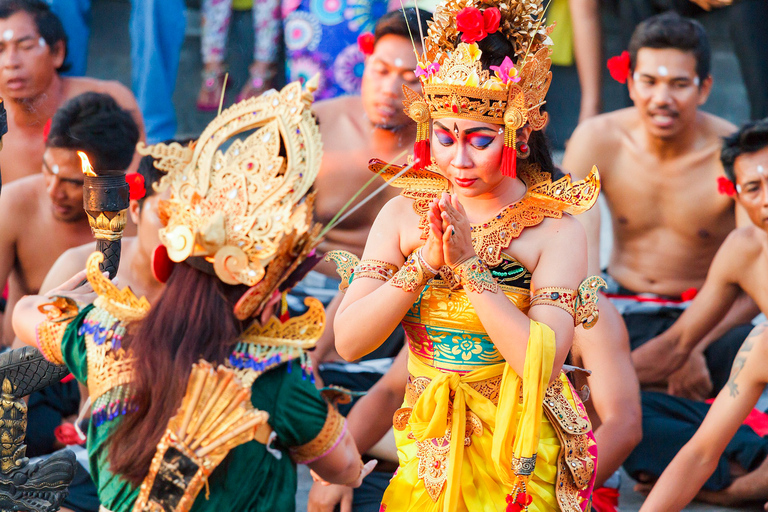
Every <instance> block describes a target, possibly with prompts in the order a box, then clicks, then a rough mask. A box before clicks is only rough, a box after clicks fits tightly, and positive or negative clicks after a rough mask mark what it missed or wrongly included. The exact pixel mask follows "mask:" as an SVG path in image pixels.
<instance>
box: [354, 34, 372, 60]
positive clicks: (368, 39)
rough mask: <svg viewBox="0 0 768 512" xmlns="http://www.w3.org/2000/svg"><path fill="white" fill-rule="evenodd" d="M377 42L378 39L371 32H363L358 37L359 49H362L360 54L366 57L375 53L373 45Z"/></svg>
mask: <svg viewBox="0 0 768 512" xmlns="http://www.w3.org/2000/svg"><path fill="white" fill-rule="evenodd" d="M375 42H376V38H375V37H374V36H373V34H371V33H370V32H363V33H362V34H360V35H359V36H357V47H358V48H359V49H360V53H362V54H363V55H365V56H366V57H367V56H368V55H371V54H372V53H373V45H374V43H375Z"/></svg>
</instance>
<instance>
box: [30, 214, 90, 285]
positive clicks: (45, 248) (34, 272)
mask: <svg viewBox="0 0 768 512" xmlns="http://www.w3.org/2000/svg"><path fill="white" fill-rule="evenodd" d="M92 241H93V236H92V235H91V231H90V228H89V227H88V221H87V220H85V219H82V221H80V222H76V223H72V224H69V223H62V222H56V221H54V220H52V219H51V220H39V221H38V222H29V223H28V224H27V225H26V227H25V229H24V230H23V231H22V232H21V234H20V235H19V237H18V238H17V241H16V264H15V273H16V277H17V282H18V283H19V285H20V286H21V287H22V288H23V292H24V293H37V292H38V291H39V288H40V285H42V283H43V280H44V279H45V276H46V274H47V273H48V270H50V268H51V267H52V266H53V264H54V263H55V262H56V260H57V259H58V257H59V256H60V255H61V254H62V253H63V252H64V251H66V250H67V249H71V248H72V247H78V246H80V245H83V244H85V243H88V242H92ZM94 248H95V245H94Z"/></svg>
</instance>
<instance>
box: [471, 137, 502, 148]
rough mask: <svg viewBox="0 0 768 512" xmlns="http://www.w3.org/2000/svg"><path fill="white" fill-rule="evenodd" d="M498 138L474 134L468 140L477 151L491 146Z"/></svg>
mask: <svg viewBox="0 0 768 512" xmlns="http://www.w3.org/2000/svg"><path fill="white" fill-rule="evenodd" d="M495 138H496V137H493V136H490V135H480V134H472V135H468V136H467V140H468V141H469V143H470V144H472V146H474V147H475V148H477V149H485V148H487V147H488V146H490V145H491V143H492V142H493V140H494V139H495Z"/></svg>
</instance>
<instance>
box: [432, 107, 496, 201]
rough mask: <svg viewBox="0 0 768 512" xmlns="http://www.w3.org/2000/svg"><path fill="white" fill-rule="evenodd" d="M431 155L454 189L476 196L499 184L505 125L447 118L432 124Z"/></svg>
mask: <svg viewBox="0 0 768 512" xmlns="http://www.w3.org/2000/svg"><path fill="white" fill-rule="evenodd" d="M431 146H432V156H434V158H435V161H436V162H437V166H438V167H439V168H440V170H441V171H442V172H443V173H444V174H445V176H446V177H447V178H448V179H449V180H450V182H451V184H452V185H453V190H454V192H456V193H458V194H460V195H463V196H468V197H472V196H477V195H480V194H483V193H486V192H488V191H490V190H492V189H494V188H495V187H497V186H498V185H499V184H500V183H502V180H503V179H504V176H502V174H501V171H500V169H501V153H502V151H503V149H504V127H503V126H499V125H497V124H490V123H481V122H479V121H468V120H466V119H459V118H445V119H439V120H436V121H434V123H433V126H432V143H431Z"/></svg>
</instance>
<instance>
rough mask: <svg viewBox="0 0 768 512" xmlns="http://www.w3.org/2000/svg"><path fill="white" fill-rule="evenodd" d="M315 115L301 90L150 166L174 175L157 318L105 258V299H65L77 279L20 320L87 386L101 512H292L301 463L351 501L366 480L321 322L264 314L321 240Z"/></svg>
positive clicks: (228, 116) (166, 188) (243, 111)
mask: <svg viewBox="0 0 768 512" xmlns="http://www.w3.org/2000/svg"><path fill="white" fill-rule="evenodd" d="M310 103H311V94H310V93H309V92H308V91H305V90H302V88H301V86H300V85H299V84H298V83H293V84H290V85H288V86H287V87H286V88H285V89H283V90H282V91H281V92H279V93H277V92H273V93H272V94H271V95H269V96H263V97H259V98H252V99H249V100H247V101H246V102H243V103H240V104H238V105H235V106H234V107H232V108H230V109H228V110H226V111H225V112H223V113H222V114H221V115H220V116H219V117H217V118H216V119H215V120H214V121H213V122H212V123H211V124H210V125H209V126H208V128H207V129H206V131H204V132H203V134H202V136H201V138H200V140H199V141H198V142H197V143H196V144H195V145H193V146H189V147H183V146H181V145H179V144H170V145H162V144H161V145H157V146H153V147H150V148H148V149H146V150H144V152H145V153H148V154H151V155H152V156H153V157H155V158H156V159H157V160H158V162H157V164H156V165H157V167H158V168H159V169H161V170H163V171H166V172H167V173H168V174H167V175H166V176H165V177H164V178H163V179H162V181H161V183H160V187H159V189H160V191H162V194H163V195H162V196H161V200H160V202H159V205H158V209H159V212H160V218H161V219H162V221H163V224H164V227H163V228H162V229H160V241H161V245H160V246H158V249H157V250H155V253H154V255H153V272H154V273H155V275H156V277H157V278H158V280H160V281H161V282H165V283H166V285H165V287H164V289H163V290H162V292H161V293H160V295H159V297H158V299H157V301H156V303H155V304H154V305H153V306H152V307H151V308H150V305H149V303H148V302H147V301H146V299H144V298H143V297H142V298H141V299H139V298H137V297H136V296H135V295H134V294H133V292H132V291H131V290H130V289H129V288H125V289H123V290H119V289H118V288H117V287H116V286H115V285H114V284H113V283H112V282H110V281H109V280H108V279H107V278H106V277H104V276H103V275H102V274H101V273H100V272H99V271H98V262H99V260H100V254H94V255H92V256H91V258H90V259H89V260H88V268H87V278H88V281H89V282H90V285H91V286H92V287H93V290H94V291H95V296H94V295H93V294H89V293H87V292H88V291H89V290H87V289H83V288H79V289H76V290H71V288H72V287H73V286H74V285H75V284H76V283H77V281H78V279H82V275H78V276H75V278H73V280H71V281H70V282H69V285H66V284H65V285H63V286H62V287H60V288H59V289H58V290H57V291H54V292H53V293H52V294H51V296H46V297H44V296H28V297H26V298H24V299H23V304H22V303H20V305H19V306H18V308H17V310H16V311H17V312H18V313H17V315H16V316H15V317H14V320H15V328H16V329H17V332H18V334H19V336H20V338H21V339H22V340H24V341H26V342H27V343H28V344H37V346H38V347H39V348H40V351H41V352H42V353H43V354H44V355H45V356H46V358H47V359H49V360H50V361H52V362H55V363H58V364H66V365H67V367H68V368H69V370H70V371H71V372H72V373H73V375H74V376H75V377H76V378H77V379H78V381H80V382H82V383H87V385H88V391H89V395H90V399H91V422H90V426H89V429H88V452H89V458H90V466H91V474H92V476H93V479H94V482H95V484H96V487H97V489H98V493H99V499H100V501H101V505H102V509H103V510H104V511H113V512H126V511H129V510H142V511H143V510H174V511H188V510H195V511H204V510H239V511H241V510H242V511H257V510H293V509H294V506H295V505H294V495H295V492H296V471H295V464H296V463H305V464H308V465H309V466H310V467H311V468H313V469H314V470H315V471H316V472H317V473H318V474H320V475H322V476H323V477H324V478H326V479H332V480H334V481H336V482H343V483H347V484H350V485H359V482H360V480H361V478H362V477H363V476H364V475H365V474H367V472H368V471H369V470H370V469H371V467H370V466H368V467H365V468H364V467H363V464H362V462H361V460H360V456H359V454H358V453H357V450H356V448H355V447H354V442H353V441H352V439H351V437H350V436H349V434H347V432H346V426H345V422H344V419H343V418H342V417H341V416H340V415H339V414H338V412H336V410H335V408H334V407H332V406H331V405H328V404H327V403H326V402H325V401H324V400H323V399H322V398H321V396H320V395H319V393H318V391H316V389H315V388H314V385H313V383H312V381H311V378H310V372H309V370H308V368H307V367H306V366H307V365H306V362H307V356H306V353H305V350H306V349H307V348H310V347H311V346H312V345H313V343H314V340H316V339H317V337H319V334H320V332H321V331H322V327H323V326H322V324H323V321H324V314H323V310H322V307H321V306H320V305H319V303H318V302H317V301H315V302H311V301H310V302H309V304H308V306H309V310H308V312H307V313H306V314H305V315H304V316H301V317H296V318H292V319H285V318H283V319H282V320H284V321H281V320H279V319H278V318H277V317H276V316H274V315H273V314H272V312H273V310H274V306H275V304H276V303H277V302H279V301H280V296H281V293H282V292H284V291H285V290H287V289H288V288H289V287H290V286H291V284H292V283H294V282H296V280H297V279H299V278H300V277H301V274H302V273H303V272H304V271H305V270H304V269H305V268H306V267H307V266H310V263H311V262H312V257H311V256H310V255H311V254H312V250H313V249H314V247H315V245H316V244H317V242H318V240H317V235H318V232H319V226H318V225H315V224H313V223H312V220H311V219H312V196H311V195H307V192H308V190H309V188H310V187H311V185H312V182H313V180H314V178H315V176H316V175H317V171H318V168H319V165H320V159H321V150H320V142H319V132H318V128H317V124H316V122H315V120H314V118H313V115H312V113H311V112H310V110H309V104H310ZM308 257H309V258H308ZM94 298H95V300H92V299H94ZM90 302H93V304H90ZM203 487H204V488H205V492H200V491H201V490H202V489H203Z"/></svg>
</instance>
